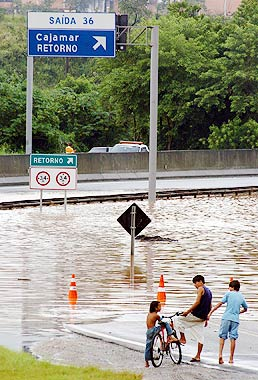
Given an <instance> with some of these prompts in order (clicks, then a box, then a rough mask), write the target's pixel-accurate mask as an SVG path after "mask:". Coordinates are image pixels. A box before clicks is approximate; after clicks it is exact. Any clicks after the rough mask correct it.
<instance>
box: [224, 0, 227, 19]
mask: <svg viewBox="0 0 258 380" xmlns="http://www.w3.org/2000/svg"><path fill="white" fill-rule="evenodd" d="M226 16H227V0H224V17H226Z"/></svg>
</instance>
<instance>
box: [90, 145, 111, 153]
mask: <svg viewBox="0 0 258 380" xmlns="http://www.w3.org/2000/svg"><path fill="white" fill-rule="evenodd" d="M110 149H111V147H110V146H94V147H93V148H91V149H90V150H89V151H88V153H108V152H109V151H110Z"/></svg>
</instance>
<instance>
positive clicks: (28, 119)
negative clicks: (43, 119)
mask: <svg viewBox="0 0 258 380" xmlns="http://www.w3.org/2000/svg"><path fill="white" fill-rule="evenodd" d="M26 98H27V99H26V154H31V153H32V103H33V57H27V93H26Z"/></svg>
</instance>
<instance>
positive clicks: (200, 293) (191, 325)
mask: <svg viewBox="0 0 258 380" xmlns="http://www.w3.org/2000/svg"><path fill="white" fill-rule="evenodd" d="M193 283H194V286H195V287H196V289H197V296H196V300H195V302H194V303H193V304H192V305H191V306H190V307H189V308H188V309H187V310H186V311H184V312H183V313H182V315H181V316H180V317H178V318H177V320H176V328H177V330H179V332H180V342H181V343H182V344H186V338H185V330H187V329H191V332H192V335H194V336H195V338H196V340H197V342H198V349H197V354H196V355H195V357H193V358H192V359H191V362H199V361H200V360H201V352H202V348H203V340H204V336H203V328H204V326H206V324H207V316H208V314H209V312H210V310H211V307H212V293H211V291H210V289H209V288H207V286H205V285H204V284H205V279H204V277H203V276H201V275H197V276H195V277H194V278H193Z"/></svg>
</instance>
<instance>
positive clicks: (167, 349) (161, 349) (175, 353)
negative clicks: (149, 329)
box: [150, 312, 182, 367]
mask: <svg viewBox="0 0 258 380" xmlns="http://www.w3.org/2000/svg"><path fill="white" fill-rule="evenodd" d="M180 314H182V313H180V312H176V313H175V314H173V315H170V316H169V317H162V319H163V320H164V318H167V319H169V321H170V324H171V325H172V326H173V318H174V317H175V316H178V315H180ZM162 319H161V321H160V322H159V325H160V330H159V331H157V332H156V333H155V335H154V337H153V338H152V342H151V350H150V352H151V362H152V365H153V366H154V367H159V366H160V365H161V363H162V361H163V358H164V356H165V354H166V355H169V356H170V358H171V360H172V361H173V363H175V364H180V363H181V361H182V350H181V344H180V342H179V340H177V341H176V342H168V341H167V333H166V326H165V323H164V322H162ZM172 335H173V336H174V337H175V338H176V339H178V338H177V334H176V330H175V329H174V328H173V334H172Z"/></svg>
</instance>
